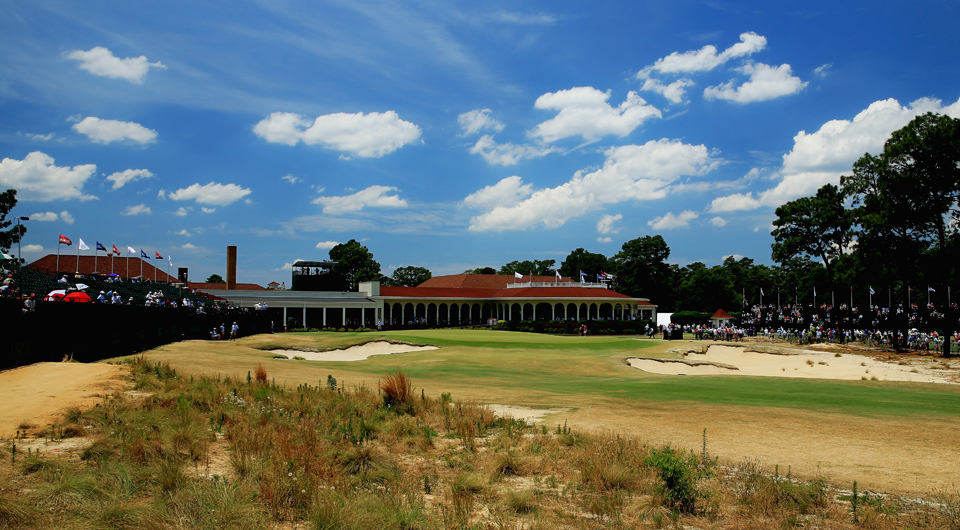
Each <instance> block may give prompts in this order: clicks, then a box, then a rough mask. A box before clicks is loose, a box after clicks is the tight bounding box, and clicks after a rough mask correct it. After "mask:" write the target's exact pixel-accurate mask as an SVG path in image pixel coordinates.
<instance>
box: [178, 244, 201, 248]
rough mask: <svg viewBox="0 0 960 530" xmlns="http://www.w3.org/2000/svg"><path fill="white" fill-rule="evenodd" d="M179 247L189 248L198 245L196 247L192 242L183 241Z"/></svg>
mask: <svg viewBox="0 0 960 530" xmlns="http://www.w3.org/2000/svg"><path fill="white" fill-rule="evenodd" d="M180 248H186V249H191V248H199V247H197V246H196V245H194V244H192V243H184V244H182V245H180Z"/></svg>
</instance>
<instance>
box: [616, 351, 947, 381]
mask: <svg viewBox="0 0 960 530" xmlns="http://www.w3.org/2000/svg"><path fill="white" fill-rule="evenodd" d="M775 351H776V353H767V352H757V351H751V350H750V348H744V347H739V346H728V345H716V344H713V345H710V346H708V347H707V351H706V353H703V354H698V353H689V354H687V355H686V356H685V357H684V358H683V359H653V358H639V357H631V358H628V359H627V362H628V363H629V364H630V366H633V367H634V368H639V369H641V370H643V371H644V372H650V373H654V374H662V375H754V376H767V377H799V378H812V379H846V380H857V379H873V378H876V379H879V380H880V381H912V382H917V383H943V384H948V383H953V382H954V381H953V379H954V376H953V373H951V372H948V371H945V370H938V369H936V368H933V367H931V366H929V363H923V362H921V361H917V362H915V363H913V364H904V365H899V364H894V363H888V362H884V361H881V360H878V359H875V358H873V357H868V356H864V355H857V354H853V353H843V354H840V355H841V356H840V357H837V356H836V354H834V353H828V352H822V351H813V350H779V349H778V350H775Z"/></svg>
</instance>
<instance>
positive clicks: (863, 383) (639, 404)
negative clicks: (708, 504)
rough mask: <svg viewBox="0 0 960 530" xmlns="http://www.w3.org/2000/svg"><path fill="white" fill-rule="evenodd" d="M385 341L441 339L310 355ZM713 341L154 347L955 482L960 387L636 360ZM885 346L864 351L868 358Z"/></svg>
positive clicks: (283, 337) (740, 454)
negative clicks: (645, 364)
mask: <svg viewBox="0 0 960 530" xmlns="http://www.w3.org/2000/svg"><path fill="white" fill-rule="evenodd" d="M382 342H387V343H394V344H395V345H398V346H399V345H402V344H407V345H418V346H432V347H435V349H428V350H424V351H407V352H404V353H394V354H382V353H381V354H376V355H371V356H369V357H366V358H363V357H365V356H364V355H360V356H358V358H357V360H350V361H343V360H340V361H325V360H308V359H317V358H322V355H323V354H322V352H326V351H330V350H338V351H339V350H345V349H346V348H348V347H351V346H356V345H363V344H368V343H369V344H374V343H382ZM707 345H708V344H707V343H703V342H696V341H661V340H657V339H645V338H641V339H638V338H636V337H617V336H595V337H576V336H554V335H538V334H528V333H514V332H504V331H489V330H479V329H478V330H470V329H467V330H416V331H390V332H375V331H374V332H363V333H350V332H348V333H286V334H275V335H257V336H251V337H246V338H242V339H240V340H237V341H235V342H234V341H186V342H180V343H174V344H170V345H167V346H163V347H160V348H157V349H155V350H151V351H148V352H146V353H145V354H144V356H145V358H146V359H148V360H150V361H152V362H159V363H169V364H170V366H171V367H173V368H174V369H176V370H177V371H178V372H179V373H181V374H185V375H193V374H198V375H206V376H214V375H218V376H219V375H222V376H224V377H232V378H234V379H237V378H240V379H243V378H246V377H247V376H248V373H250V372H251V371H253V370H254V369H255V368H256V367H257V366H258V365H261V364H262V365H263V367H264V368H265V369H266V371H267V373H268V374H270V378H271V380H272V382H274V383H275V384H277V385H283V386H285V387H286V388H296V387H297V386H298V385H301V384H306V385H320V386H323V385H324V384H325V382H326V381H327V379H328V377H332V378H335V379H336V380H337V381H338V382H339V384H340V387H341V388H348V389H349V388H362V387H367V388H376V387H377V385H378V381H380V380H381V378H383V377H385V376H387V375H389V374H393V373H396V372H397V371H398V370H399V371H402V372H403V373H404V374H406V375H407V376H408V377H409V378H410V379H411V380H412V382H413V386H414V390H415V392H416V393H417V395H420V394H421V392H422V393H424V394H425V395H428V396H439V395H440V394H443V393H449V394H451V395H452V397H453V399H455V400H463V401H466V402H473V403H478V404H482V405H486V406H489V407H490V408H491V410H493V411H495V412H497V411H501V412H502V413H505V414H511V415H513V416H515V417H517V418H520V419H534V420H536V421H540V422H543V424H544V425H546V426H549V427H550V428H551V429H553V428H555V427H556V426H557V425H568V426H569V427H571V428H574V429H577V430H580V431H584V432H607V433H616V434H624V435H629V436H631V437H636V438H638V439H640V440H644V441H647V442H650V443H669V444H672V445H675V446H679V447H685V448H688V449H696V450H700V449H701V447H702V445H703V443H704V430H706V443H707V444H708V445H709V450H710V452H711V454H714V455H717V456H719V457H720V459H721V460H722V461H727V462H737V461H741V460H743V459H755V460H759V461H760V462H761V463H762V464H763V465H764V466H767V467H774V466H779V467H780V468H781V469H790V470H791V472H792V473H793V475H794V476H799V477H806V478H813V477H816V476H822V477H824V478H826V479H827V480H828V481H830V482H831V483H834V484H837V485H844V484H852V483H853V482H854V481H858V483H859V484H860V486H861V487H862V488H869V489H871V490H872V491H878V492H890V493H897V494H908V495H909V494H913V495H922V494H925V493H929V492H931V491H934V490H940V489H955V488H956V485H957V482H958V475H957V472H956V463H957V456H956V454H957V453H956V450H955V448H954V447H955V442H956V440H955V438H956V433H957V432H960V386H958V385H956V384H950V383H948V384H933V383H918V382H899V381H887V380H878V379H876V377H875V376H874V377H873V378H871V375H870V374H869V371H870V369H869V368H867V369H866V370H865V372H866V373H865V375H864V377H863V378H862V379H861V380H856V381H850V380H835V379H832V378H831V373H830V367H829V366H828V364H829V363H827V362H821V363H819V364H820V365H824V366H823V367H822V369H823V374H824V375H823V378H809V377H807V378H793V377H789V376H786V377H762V376H746V375H702V376H692V375H691V376H681V375H658V374H653V373H649V372H645V371H643V370H640V369H637V368H634V367H631V366H630V365H629V364H628V362H627V359H629V358H651V359H657V358H663V359H671V358H672V359H678V358H681V359H682V358H683V352H684V351H685V350H696V349H698V348H699V349H706V346H707ZM740 345H743V346H748V347H750V346H753V345H752V344H750V343H746V344H740ZM756 347H757V348H760V345H756ZM388 350H389V348H388ZM280 351H282V352H283V353H277V352H280ZM748 351H749V348H748ZM865 353H867V354H869V353H870V352H865ZM841 355H842V356H844V357H850V356H852V355H856V353H855V352H850V351H848V350H843V353H840V351H839V350H838V351H837V353H835V354H834V353H831V354H830V357H833V356H836V357H838V358H839V357H840V356H841ZM689 356H690V357H696V356H697V355H696V353H692V354H690V355H689ZM877 356H878V354H876V352H873V354H872V357H871V356H869V355H865V356H864V363H863V366H868V365H867V364H866V361H875V359H874V358H875V357H877ZM884 356H885V357H886V361H885V362H886V363H887V364H892V365H896V364H899V365H901V366H904V365H905V366H906V367H908V368H909V367H910V366H914V365H916V366H920V368H921V369H922V370H925V369H928V368H929V367H930V366H934V365H935V366H936V368H938V369H939V371H940V373H941V374H947V376H948V379H949V376H950V374H953V375H952V377H953V380H954V381H955V380H956V370H955V368H951V367H950V366H949V363H942V362H940V361H939V360H934V359H932V358H919V359H918V358H909V359H907V358H899V357H897V356H894V355H893V354H889V353H884V354H882V355H880V357H884ZM300 358H302V360H301V359H300ZM845 360H846V359H845ZM808 364H810V365H811V366H813V362H812V361H808ZM784 371H786V369H785V368H784ZM912 372H918V369H917V368H913V369H912ZM735 373H736V372H735V371H731V374H735ZM875 373H876V372H875ZM785 375H786V374H785Z"/></svg>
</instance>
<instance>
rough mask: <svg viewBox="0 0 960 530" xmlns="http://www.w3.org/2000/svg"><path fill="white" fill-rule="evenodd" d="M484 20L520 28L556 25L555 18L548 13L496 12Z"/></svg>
mask: <svg viewBox="0 0 960 530" xmlns="http://www.w3.org/2000/svg"><path fill="white" fill-rule="evenodd" d="M485 18H487V19H489V20H493V21H495V22H504V23H508V24H517V25H520V26H552V25H553V24H556V22H557V17H556V16H554V15H551V14H549V13H529V14H528V13H514V12H508V11H497V12H495V13H491V14H489V15H487V16H486V17H485Z"/></svg>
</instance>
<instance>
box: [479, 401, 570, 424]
mask: <svg viewBox="0 0 960 530" xmlns="http://www.w3.org/2000/svg"><path fill="white" fill-rule="evenodd" d="M487 408H489V409H490V410H491V411H493V413H494V414H496V415H497V416H500V417H504V418H513V419H515V420H523V421H526V422H528V423H541V422H543V419H544V417H546V416H547V415H548V414H557V413H560V412H569V411H570V409H568V408H558V409H537V408H533V407H521V406H517V405H497V404H491V405H487Z"/></svg>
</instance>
